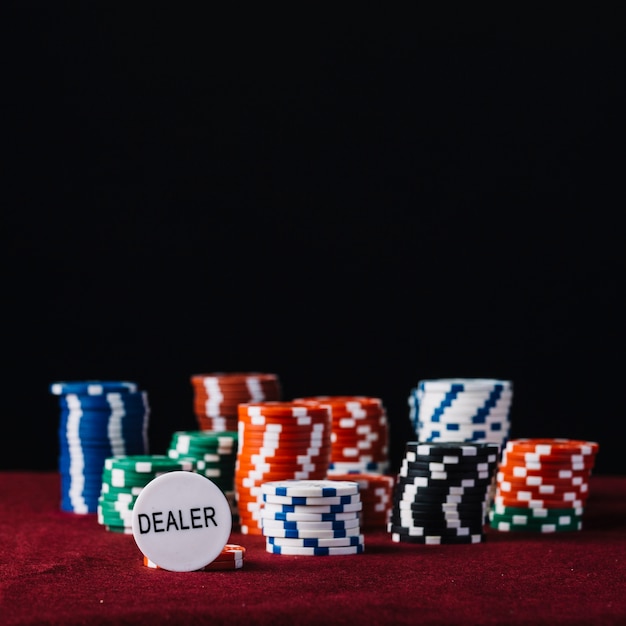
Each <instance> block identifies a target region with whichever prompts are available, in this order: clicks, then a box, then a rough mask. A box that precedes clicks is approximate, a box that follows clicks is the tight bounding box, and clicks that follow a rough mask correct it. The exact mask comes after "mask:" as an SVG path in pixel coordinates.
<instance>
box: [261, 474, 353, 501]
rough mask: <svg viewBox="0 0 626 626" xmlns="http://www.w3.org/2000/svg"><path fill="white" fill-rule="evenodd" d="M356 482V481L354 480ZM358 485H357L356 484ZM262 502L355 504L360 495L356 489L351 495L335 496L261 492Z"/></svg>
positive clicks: (333, 478)
mask: <svg viewBox="0 0 626 626" xmlns="http://www.w3.org/2000/svg"><path fill="white" fill-rule="evenodd" d="M335 478H337V477H332V478H329V479H328V480H335ZM354 482H356V481H354ZM357 486H358V485H357ZM263 502H264V503H272V504H287V505H292V506H303V505H309V504H310V505H311V506H324V505H326V506H335V505H343V504H357V503H359V502H361V496H360V493H359V492H358V491H356V492H355V493H353V494H351V495H337V496H319V497H316V496H312V497H307V496H287V495H275V494H268V493H263Z"/></svg>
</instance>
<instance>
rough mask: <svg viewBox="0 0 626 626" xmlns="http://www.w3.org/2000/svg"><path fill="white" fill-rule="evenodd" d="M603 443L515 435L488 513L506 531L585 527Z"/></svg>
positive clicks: (560, 530) (558, 530)
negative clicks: (598, 453) (593, 478)
mask: <svg viewBox="0 0 626 626" xmlns="http://www.w3.org/2000/svg"><path fill="white" fill-rule="evenodd" d="M598 450H599V445H598V443H596V442H595V441H580V440H575V439H512V440H510V441H509V442H508V443H507V444H506V447H505V449H504V453H503V455H502V460H501V462H500V464H499V466H498V473H497V476H496V494H495V498H494V503H493V506H492V508H491V511H490V512H489V519H490V523H491V527H492V528H494V529H496V530H502V531H530V532H541V533H549V532H562V531H571V530H581V529H582V516H583V512H584V506H585V503H586V501H587V498H588V496H589V477H590V475H591V472H592V470H593V467H594V464H595V457H596V454H597V452H598Z"/></svg>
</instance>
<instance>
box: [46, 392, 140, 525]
mask: <svg viewBox="0 0 626 626" xmlns="http://www.w3.org/2000/svg"><path fill="white" fill-rule="evenodd" d="M50 391H51V393H52V394H54V395H57V396H59V404H60V407H61V419H60V424H59V431H58V434H59V445H60V451H59V471H60V474H61V510H63V511H68V512H73V513H96V512H97V507H98V497H99V496H100V489H101V486H102V470H103V467H104V461H105V459H106V458H108V457H110V456H113V455H121V454H146V453H147V452H148V419H149V415H150V409H149V406H148V396H147V393H146V392H145V391H139V390H138V389H137V385H136V383H134V382H129V381H110V380H108V381H74V382H57V383H53V384H52V385H51V386H50Z"/></svg>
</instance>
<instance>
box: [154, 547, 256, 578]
mask: <svg viewBox="0 0 626 626" xmlns="http://www.w3.org/2000/svg"><path fill="white" fill-rule="evenodd" d="M245 557H246V548H244V547H243V546H240V545H238V544H234V543H227V544H226V545H225V546H224V548H223V549H222V551H221V552H220V554H218V555H217V557H216V558H215V560H214V561H212V562H211V563H209V564H208V565H205V566H204V567H201V568H200V569H198V570H196V571H197V572H215V571H225V570H236V569H241V568H242V567H243V562H244V560H245ZM143 564H144V565H145V566H146V567H149V568H151V569H164V568H162V567H160V566H159V565H157V564H156V563H154V561H151V560H150V559H149V558H148V557H147V556H145V555H144V556H143ZM165 571H167V570H165Z"/></svg>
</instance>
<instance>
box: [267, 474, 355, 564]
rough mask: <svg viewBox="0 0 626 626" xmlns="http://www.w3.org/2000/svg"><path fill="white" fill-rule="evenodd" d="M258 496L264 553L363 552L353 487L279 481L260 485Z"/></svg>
mask: <svg viewBox="0 0 626 626" xmlns="http://www.w3.org/2000/svg"><path fill="white" fill-rule="evenodd" d="M261 492H262V499H263V507H262V508H261V510H260V520H261V528H262V534H263V535H264V536H265V538H266V544H265V545H266V551H267V552H270V553H272V554H289V555H298V556H332V555H348V554H361V553H362V552H363V551H364V547H365V539H364V535H363V533H362V529H361V511H362V509H363V506H362V503H361V501H360V493H359V485H358V483H356V482H354V481H350V480H330V479H326V480H314V481H297V480H284V481H275V482H267V483H264V484H263V485H262V486H261ZM272 499H274V500H276V499H279V501H274V502H273V501H272Z"/></svg>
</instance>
